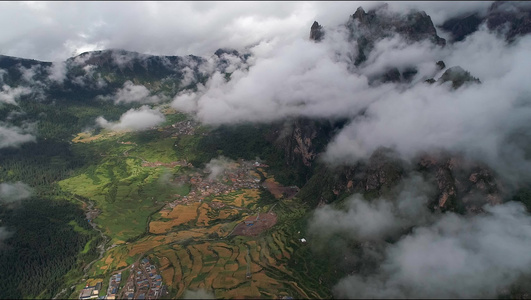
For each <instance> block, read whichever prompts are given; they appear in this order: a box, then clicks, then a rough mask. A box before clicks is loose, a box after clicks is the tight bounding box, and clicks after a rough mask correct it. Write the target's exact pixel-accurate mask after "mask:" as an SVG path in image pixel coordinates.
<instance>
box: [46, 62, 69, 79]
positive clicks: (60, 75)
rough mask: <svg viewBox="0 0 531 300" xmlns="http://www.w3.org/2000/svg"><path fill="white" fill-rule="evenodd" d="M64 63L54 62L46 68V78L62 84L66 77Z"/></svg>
mask: <svg viewBox="0 0 531 300" xmlns="http://www.w3.org/2000/svg"><path fill="white" fill-rule="evenodd" d="M66 71H67V70H66V64H65V63H64V62H54V63H52V65H51V66H50V67H49V68H48V74H49V75H48V79H50V80H51V81H53V82H56V83H59V84H62V83H63V81H64V80H65V79H66Z"/></svg>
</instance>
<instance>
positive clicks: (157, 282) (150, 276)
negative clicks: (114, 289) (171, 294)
mask: <svg viewBox="0 0 531 300" xmlns="http://www.w3.org/2000/svg"><path fill="white" fill-rule="evenodd" d="M131 273H132V274H131V276H130V277H129V279H128V280H127V283H126V284H125V288H124V291H123V295H122V298H124V299H158V298H160V297H161V296H163V295H165V293H166V287H165V286H164V285H163V284H162V276H161V275H160V274H158V270H157V267H155V266H154V265H153V264H151V263H150V261H149V259H147V258H143V259H142V260H141V261H140V264H139V265H138V266H136V267H135V265H134V264H133V265H132V266H131Z"/></svg>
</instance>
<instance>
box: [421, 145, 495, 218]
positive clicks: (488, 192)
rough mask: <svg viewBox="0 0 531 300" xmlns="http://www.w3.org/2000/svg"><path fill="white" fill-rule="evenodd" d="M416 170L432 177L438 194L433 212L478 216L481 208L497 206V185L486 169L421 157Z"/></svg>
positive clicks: (440, 157)
mask: <svg viewBox="0 0 531 300" xmlns="http://www.w3.org/2000/svg"><path fill="white" fill-rule="evenodd" d="M418 165H419V167H420V168H421V170H423V171H424V172H425V173H427V174H433V175H434V178H435V183H436V185H437V188H438V190H439V196H438V198H437V201H436V203H434V207H435V209H441V210H452V211H455V210H461V211H463V210H464V211H467V212H472V213H474V212H480V211H481V207H482V206H483V205H485V204H492V205H496V204H500V203H501V202H502V198H501V195H500V185H499V183H498V182H497V181H496V179H495V177H494V174H493V172H492V171H491V170H490V169H488V168H487V167H486V166H483V165H480V164H477V163H471V162H467V161H465V160H464V159H462V158H461V157H458V156H455V155H454V156H445V155H437V156H433V155H427V154H426V155H424V156H422V157H421V158H420V159H419V162H418Z"/></svg>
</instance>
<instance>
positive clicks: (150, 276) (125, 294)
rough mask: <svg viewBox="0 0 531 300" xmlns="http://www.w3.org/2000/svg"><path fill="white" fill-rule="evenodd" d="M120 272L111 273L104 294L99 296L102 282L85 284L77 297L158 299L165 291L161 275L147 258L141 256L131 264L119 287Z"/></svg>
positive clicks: (82, 299) (112, 299)
mask: <svg viewBox="0 0 531 300" xmlns="http://www.w3.org/2000/svg"><path fill="white" fill-rule="evenodd" d="M121 283H122V272H119V273H116V274H113V275H112V276H111V278H110V279H109V287H108V288H107V293H106V295H105V296H99V293H100V290H101V288H102V282H98V283H97V284H96V285H94V286H89V285H88V284H87V285H86V286H85V288H84V289H83V290H81V293H80V295H79V299H81V300H85V299H108V300H114V299H148V300H153V299H159V298H160V297H162V296H165V295H166V293H167V290H166V286H165V285H163V284H162V276H161V275H160V274H159V272H158V269H157V267H156V266H155V265H153V264H152V263H151V262H150V261H149V259H147V258H143V259H142V260H141V261H140V262H137V263H134V264H132V265H131V270H130V275H129V278H127V279H126V282H125V284H124V285H123V287H122V288H121V289H120V286H121Z"/></svg>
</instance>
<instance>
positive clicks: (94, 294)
mask: <svg viewBox="0 0 531 300" xmlns="http://www.w3.org/2000/svg"><path fill="white" fill-rule="evenodd" d="M100 290H101V282H98V283H97V284H96V285H93V286H89V285H88V284H87V285H86V286H85V288H84V289H82V290H81V293H80V294H79V299H81V300H84V299H99V298H100V297H99V293H100Z"/></svg>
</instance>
